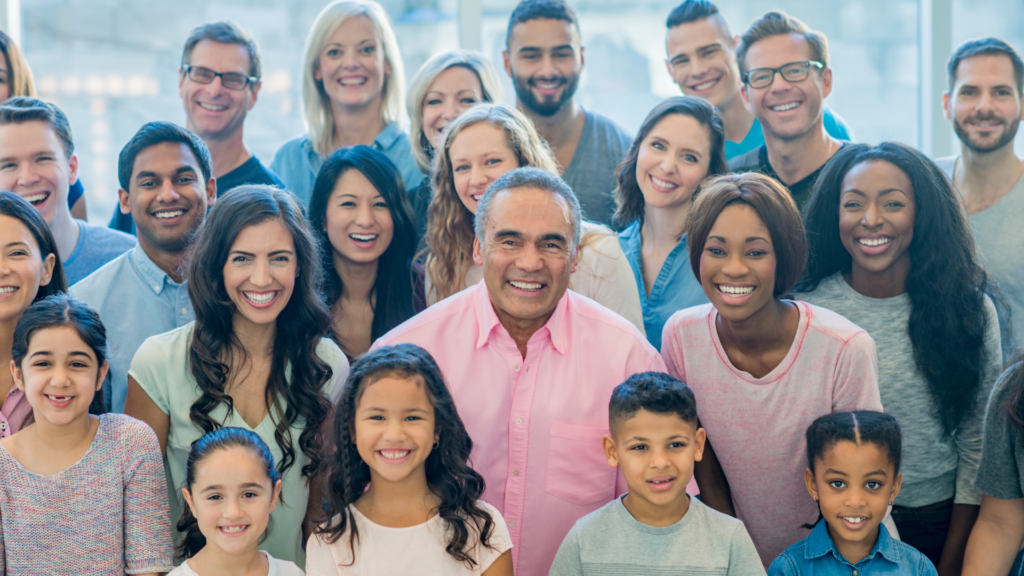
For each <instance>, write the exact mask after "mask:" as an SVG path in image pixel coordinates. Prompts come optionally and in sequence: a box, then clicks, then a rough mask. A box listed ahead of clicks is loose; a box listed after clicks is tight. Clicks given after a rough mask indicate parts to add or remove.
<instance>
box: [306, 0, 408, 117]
mask: <svg viewBox="0 0 1024 576" xmlns="http://www.w3.org/2000/svg"><path fill="white" fill-rule="evenodd" d="M388 73H390V68H389V67H388V65H387V62H386V61H385V60H384V45H383V44H382V43H381V40H380V38H379V37H378V35H377V28H376V27H375V26H374V25H373V22H372V21H371V20H370V19H369V18H367V17H366V16H353V17H351V18H349V19H348V20H345V21H344V22H342V23H341V25H339V26H338V27H337V28H336V29H335V30H334V32H332V33H331V35H330V36H329V37H328V38H327V42H325V43H324V46H323V48H321V49H320V56H319V57H318V59H317V65H316V70H315V71H314V72H313V77H314V78H315V79H316V80H317V81H318V82H322V83H323V87H324V92H326V93H327V97H328V98H329V99H330V100H331V103H332V104H333V105H334V106H340V107H345V108H352V109H362V108H365V107H366V106H368V105H370V104H373V103H374V102H379V101H380V98H381V93H382V91H383V90H384V78H385V76H386V75H387V74H388Z"/></svg>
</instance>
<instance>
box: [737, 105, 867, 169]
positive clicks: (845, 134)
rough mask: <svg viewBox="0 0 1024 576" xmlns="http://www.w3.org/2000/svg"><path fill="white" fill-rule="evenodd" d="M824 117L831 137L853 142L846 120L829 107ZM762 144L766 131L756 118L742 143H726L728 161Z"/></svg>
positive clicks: (826, 128)
mask: <svg viewBox="0 0 1024 576" xmlns="http://www.w3.org/2000/svg"><path fill="white" fill-rule="evenodd" d="M822 116H823V117H822V122H823V123H824V125H825V131H826V132H828V134H829V136H832V137H833V138H837V139H839V140H849V141H850V142H853V130H851V129H850V127H849V126H848V125H847V124H846V120H843V118H842V116H840V115H839V114H836V113H835V112H833V111H832V109H831V108H829V107H828V106H825V110H824V112H823V115H822ZM761 144H764V131H763V130H762V129H761V121H760V120H758V119H757V118H754V124H753V125H751V126H750V131H749V132H747V135H746V136H745V137H744V138H743V141H742V142H730V141H728V140H726V141H725V158H726V160H732V159H733V158H735V157H736V156H741V155H743V154H746V153H747V152H750V151H751V150H753V149H754V148H757V147H758V146H760V145H761Z"/></svg>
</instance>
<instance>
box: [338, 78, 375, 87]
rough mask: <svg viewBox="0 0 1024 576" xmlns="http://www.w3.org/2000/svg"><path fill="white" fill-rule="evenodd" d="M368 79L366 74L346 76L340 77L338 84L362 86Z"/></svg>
mask: <svg viewBox="0 0 1024 576" xmlns="http://www.w3.org/2000/svg"><path fill="white" fill-rule="evenodd" d="M367 80H368V78H367V77H366V76H345V77H343V78H339V79H338V84H341V85H342V86H362V85H363V84H366V81H367Z"/></svg>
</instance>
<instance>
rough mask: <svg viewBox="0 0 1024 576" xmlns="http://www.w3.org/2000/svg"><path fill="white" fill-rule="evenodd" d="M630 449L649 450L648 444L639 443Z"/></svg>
mask: <svg viewBox="0 0 1024 576" xmlns="http://www.w3.org/2000/svg"><path fill="white" fill-rule="evenodd" d="M630 450H637V451H641V450H647V444H637V445H636V446H633V447H632V448H630Z"/></svg>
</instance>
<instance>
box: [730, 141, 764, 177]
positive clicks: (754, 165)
mask: <svg viewBox="0 0 1024 576" xmlns="http://www.w3.org/2000/svg"><path fill="white" fill-rule="evenodd" d="M763 147H764V144H762V145H761V146H758V147H757V148H754V149H753V150H750V151H749V152H744V153H743V154H740V155H739V156H737V157H735V158H733V159H732V160H729V169H730V170H732V171H733V172H750V171H753V170H758V169H759V168H760V167H761V158H760V154H761V148H763Z"/></svg>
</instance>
